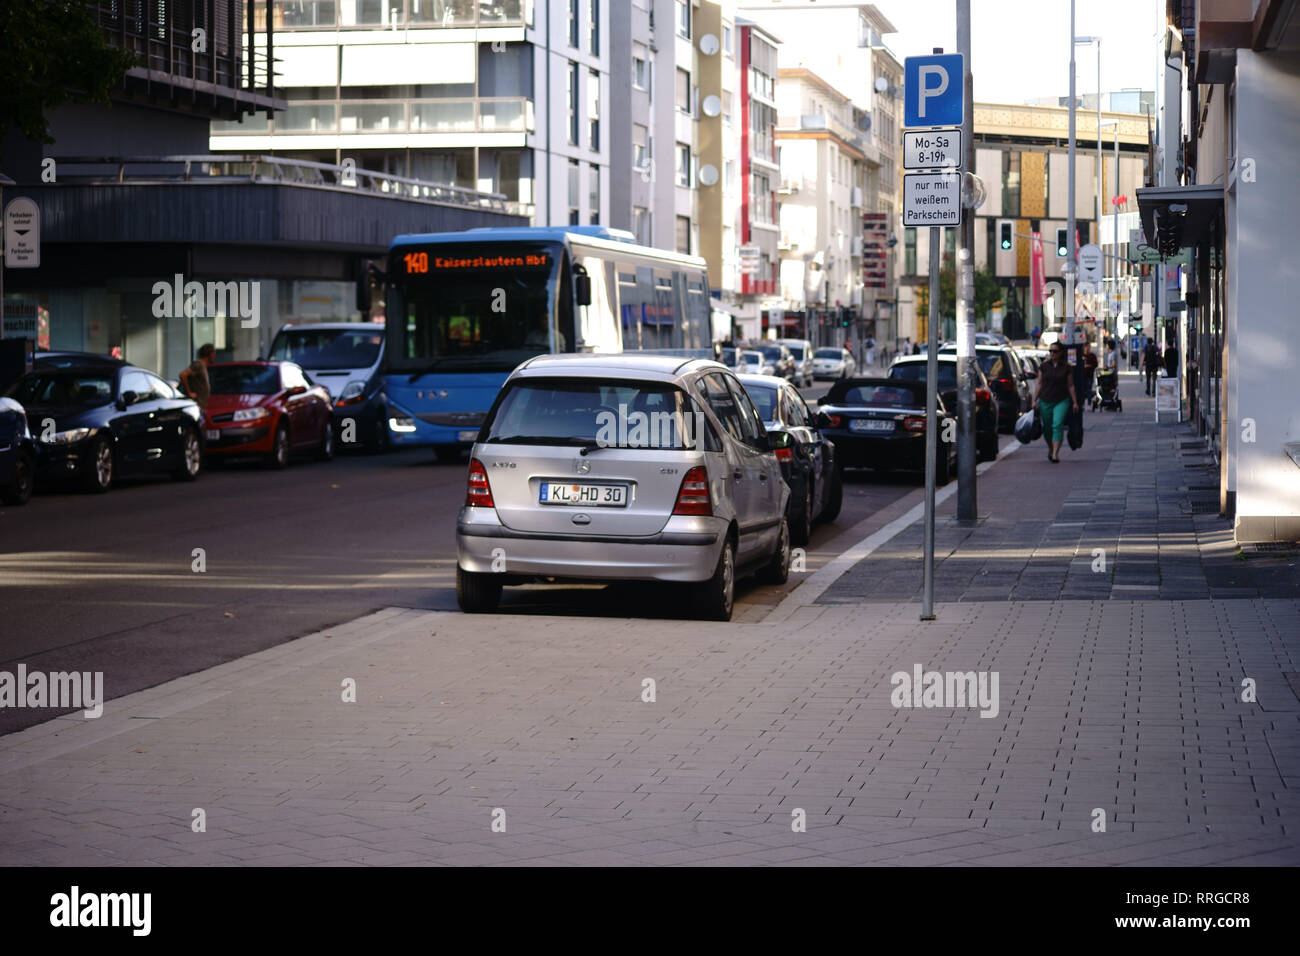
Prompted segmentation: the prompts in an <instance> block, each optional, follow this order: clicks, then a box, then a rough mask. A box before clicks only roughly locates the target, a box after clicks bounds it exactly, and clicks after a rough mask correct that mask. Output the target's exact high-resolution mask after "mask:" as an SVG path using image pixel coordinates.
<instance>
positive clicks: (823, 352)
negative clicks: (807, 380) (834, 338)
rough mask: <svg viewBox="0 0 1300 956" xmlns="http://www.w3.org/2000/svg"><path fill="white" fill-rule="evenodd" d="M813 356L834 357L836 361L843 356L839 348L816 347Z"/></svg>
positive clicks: (821, 357)
mask: <svg viewBox="0 0 1300 956" xmlns="http://www.w3.org/2000/svg"><path fill="white" fill-rule="evenodd" d="M813 358H820V359H835V360H837V361H838V360H839V359H841V358H843V355H842V354H841V352H840V350H839V349H818V350H817V351H816V352H814V353H813Z"/></svg>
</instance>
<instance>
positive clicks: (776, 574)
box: [758, 518, 790, 584]
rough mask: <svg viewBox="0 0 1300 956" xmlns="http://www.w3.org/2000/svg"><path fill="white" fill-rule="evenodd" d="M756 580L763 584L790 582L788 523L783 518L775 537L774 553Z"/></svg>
mask: <svg viewBox="0 0 1300 956" xmlns="http://www.w3.org/2000/svg"><path fill="white" fill-rule="evenodd" d="M758 579H759V580H760V581H762V582H763V583H764V584H785V582H786V581H789V580H790V522H788V521H786V520H785V519H784V518H782V519H781V528H780V530H779V531H778V533H777V537H776V551H775V552H774V553H773V554H772V560H771V561H769V562H768V563H767V564H765V565H763V568H762V570H760V571H759V572H758Z"/></svg>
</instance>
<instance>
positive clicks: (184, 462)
mask: <svg viewBox="0 0 1300 956" xmlns="http://www.w3.org/2000/svg"><path fill="white" fill-rule="evenodd" d="M202 470H203V448H202V447H201V446H200V445H199V433H198V432H197V431H195V430H194V429H193V428H187V429H185V437H184V438H182V439H181V463H180V465H179V466H178V467H177V468H176V469H175V470H174V471H173V472H172V477H173V478H174V479H176V480H177V481H193V480H194V479H196V478H198V477H199V472H200V471H202Z"/></svg>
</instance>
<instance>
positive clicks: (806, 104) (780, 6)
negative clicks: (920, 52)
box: [740, 0, 903, 341]
mask: <svg viewBox="0 0 1300 956" xmlns="http://www.w3.org/2000/svg"><path fill="white" fill-rule="evenodd" d="M740 9H741V12H742V13H743V14H744V15H745V16H747V17H749V18H751V19H753V20H754V21H756V22H758V23H761V24H762V25H763V26H764V27H766V28H768V29H770V30H772V31H773V32H774V33H775V34H776V35H778V36H780V37H781V38H782V43H781V72H782V75H783V76H785V75H786V71H787V70H790V71H794V72H792V73H790V74H789V76H790V77H791V81H792V82H794V81H796V80H797V82H798V83H799V92H792V93H789V94H788V96H784V97H783V99H782V109H781V114H782V115H781V120H780V125H781V129H780V131H779V133H778V138H779V140H780V144H781V146H780V149H781V170H782V178H783V180H785V183H784V188H783V190H782V193H783V195H782V205H783V206H785V205H787V204H789V205H792V206H795V207H798V208H797V209H796V211H794V212H792V213H791V214H790V218H789V222H790V228H789V229H787V228H786V222H787V214H786V212H785V211H784V210H783V211H782V212H781V222H782V227H783V228H782V231H783V233H785V234H786V237H787V239H788V240H789V241H788V242H786V241H783V245H785V246H787V248H784V249H782V251H781V259H782V265H781V295H780V296H779V299H778V301H777V302H774V303H773V306H774V307H776V306H783V307H784V308H785V309H786V310H788V312H793V313H796V314H795V315H793V316H791V315H789V314H788V313H787V314H786V315H784V316H783V318H782V321H783V322H785V323H791V322H799V323H800V325H801V327H802V328H804V329H806V330H807V332H808V336H809V337H810V338H816V339H818V340H823V339H824V340H825V341H831V340H832V339H843V338H855V339H865V338H866V337H868V336H873V337H877V338H888V337H890V336H891V335H892V330H893V312H894V309H893V304H894V298H895V276H896V273H897V265H898V257H897V255H896V251H895V250H894V246H893V245H892V244H891V241H890V240H894V239H896V237H897V233H898V229H899V225H898V210H899V199H898V195H899V189H900V188H901V180H900V179H899V176H898V151H899V140H900V137H901V129H900V127H901V124H900V123H899V121H898V111H899V108H900V107H899V104H900V103H901V99H900V97H901V86H902V79H903V68H902V64H901V63H900V62H899V61H898V59H897V58H896V57H895V56H894V55H893V54H892V53H891V52H890V51H889V49H888V48H887V47H886V46H885V43H884V37H885V35H887V34H890V33H895V32H897V30H896V28H895V27H894V26H893V24H892V23H890V22H889V20H888V19H887V18H886V17H885V16H884V14H882V13H881V12H880V10H879V9H878V8H877V7H876V6H875V4H870V3H852V2H820V0H741V2H740ZM810 143H812V144H819V145H809V144H810ZM787 150H789V156H787ZM822 154H824V156H823V155H822ZM827 177H829V178H827ZM814 183H816V184H817V185H815V187H813V188H815V189H816V190H818V191H819V193H821V195H820V196H819V197H815V198H814V197H809V196H808V188H809V186H810V185H812V184H814ZM796 184H798V185H799V188H800V193H795V192H794V191H793V187H794V185H796ZM800 194H802V197H801V198H796V197H797V196H800ZM810 203H811V207H815V209H816V213H815V218H816V219H817V221H818V224H816V225H811V224H810V222H809V221H808V217H809V216H810V215H814V214H812V213H809V212H807V211H804V210H807V209H808V208H810ZM832 207H833V208H832ZM791 230H793V232H792V231H791ZM812 232H815V233H816V234H817V238H815V239H809V238H808V235H811V233H812ZM794 233H799V234H801V235H803V236H804V238H803V239H802V242H809V241H811V242H814V243H817V244H818V247H817V248H807V247H804V246H801V247H800V248H799V249H797V250H796V249H795V248H794V243H795V242H796V241H799V240H796V238H795V236H794ZM841 237H842V241H843V248H842V249H841V248H839V245H840V242H841ZM864 252H865V253H867V255H865V256H864V255H863V253H864ZM868 267H869V268H868ZM813 273H816V274H817V275H816V280H817V281H814V277H813ZM809 313H811V314H809ZM770 318H771V316H769V319H770ZM786 328H787V330H788V329H789V328H790V326H789V325H788V324H787V325H786Z"/></svg>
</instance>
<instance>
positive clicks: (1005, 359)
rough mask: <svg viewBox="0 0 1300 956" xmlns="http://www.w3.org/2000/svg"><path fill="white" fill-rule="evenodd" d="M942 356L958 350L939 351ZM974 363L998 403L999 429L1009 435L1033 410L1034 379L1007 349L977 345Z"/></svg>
mask: <svg viewBox="0 0 1300 956" xmlns="http://www.w3.org/2000/svg"><path fill="white" fill-rule="evenodd" d="M939 354H940V355H944V354H947V355H955V354H956V346H953V345H948V346H945V347H944V348H941V349H940V350H939ZM975 361H976V362H977V363H979V367H980V370H981V371H982V372H983V373H984V377H985V378H987V379H988V384H989V388H990V389H992V390H993V394H994V395H996V396H997V399H998V415H999V417H998V429H999V430H1000V431H1004V432H1007V433H1008V434H1009V433H1011V432H1013V431H1015V429H1016V419H1018V418H1019V417H1020V416H1021V415H1023V414H1024V413H1025V412H1027V411H1029V409H1031V408H1033V406H1034V398H1033V389H1032V388H1031V387H1030V384H1029V383H1030V380H1031V379H1032V378H1033V376H1032V375H1029V374H1027V373H1026V372H1025V368H1024V366H1023V365H1022V364H1021V363H1020V356H1019V355H1017V354H1016V350H1015V349H1014V348H1011V347H1010V346H1005V345H976V346H975Z"/></svg>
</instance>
